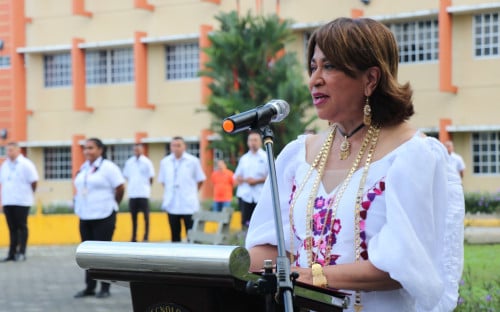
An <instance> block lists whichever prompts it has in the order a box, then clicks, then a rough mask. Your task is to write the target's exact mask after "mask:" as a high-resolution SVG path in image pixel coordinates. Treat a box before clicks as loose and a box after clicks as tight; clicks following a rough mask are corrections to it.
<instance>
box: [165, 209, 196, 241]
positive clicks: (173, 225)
mask: <svg viewBox="0 0 500 312" xmlns="http://www.w3.org/2000/svg"><path fill="white" fill-rule="evenodd" d="M181 219H183V220H184V227H185V228H186V234H187V231H188V230H189V229H191V228H192V227H193V215H190V214H185V215H176V214H170V213H169V214H168V223H169V224H170V233H171V234H172V242H180V241H181Z"/></svg>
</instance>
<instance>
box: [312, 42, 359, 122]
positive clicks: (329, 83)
mask: <svg viewBox="0 0 500 312" xmlns="http://www.w3.org/2000/svg"><path fill="white" fill-rule="evenodd" d="M310 67H311V76H310V78H309V91H310V93H311V96H312V100H313V104H314V107H315V108H316V112H317V113H318V117H319V118H320V119H324V120H328V121H331V122H358V121H360V120H362V118H363V105H364V98H365V97H364V83H363V82H364V78H363V75H362V74H360V75H359V77H358V78H352V77H349V76H348V75H346V74H345V73H344V72H343V71H340V70H338V69H336V68H335V67H334V66H333V64H332V63H330V61H329V60H327V59H326V57H325V55H324V54H323V51H321V49H320V48H319V47H318V46H316V47H315V48H314V54H313V56H312V58H311V64H310Z"/></svg>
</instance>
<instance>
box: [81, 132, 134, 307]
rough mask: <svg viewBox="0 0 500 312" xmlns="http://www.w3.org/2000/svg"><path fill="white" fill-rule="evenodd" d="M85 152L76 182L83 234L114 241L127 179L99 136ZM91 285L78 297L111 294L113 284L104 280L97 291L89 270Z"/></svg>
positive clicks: (87, 281) (85, 147)
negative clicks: (111, 158) (107, 153)
mask: <svg viewBox="0 0 500 312" xmlns="http://www.w3.org/2000/svg"><path fill="white" fill-rule="evenodd" d="M83 154H84V155H85V158H86V159H87V160H86V161H85V162H84V163H83V165H82V166H81V167H80V171H78V173H77V174H76V177H75V181H74V185H75V189H76V195H75V201H74V205H75V213H76V214H77V215H78V217H79V218H80V236H81V239H82V242H84V241H86V240H94V241H111V239H112V238H113V232H114V230H115V224H116V212H117V211H118V205H119V204H120V202H121V201H122V199H123V193H124V191H125V186H124V183H125V179H124V178H123V176H122V173H121V170H120V168H119V167H118V166H117V165H116V164H114V163H113V162H112V161H110V160H108V159H106V146H105V145H104V144H103V143H102V141H101V140H99V139H97V138H90V139H88V140H87V141H86V142H85V146H84V148H83ZM85 282H86V285H87V287H86V288H85V289H84V290H82V291H79V292H77V293H76V294H75V296H74V297H75V298H82V297H87V296H94V295H95V296H96V297H97V298H107V297H109V296H110V293H109V286H110V284H109V283H105V282H101V289H100V291H99V292H98V293H97V294H96V293H95V288H96V286H97V282H96V281H95V280H93V279H91V278H90V276H89V274H88V272H87V271H86V272H85Z"/></svg>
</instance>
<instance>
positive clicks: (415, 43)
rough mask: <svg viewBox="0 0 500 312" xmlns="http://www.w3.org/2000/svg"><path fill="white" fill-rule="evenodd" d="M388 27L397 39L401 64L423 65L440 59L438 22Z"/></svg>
mask: <svg viewBox="0 0 500 312" xmlns="http://www.w3.org/2000/svg"><path fill="white" fill-rule="evenodd" d="M387 27H389V29H390V30H391V31H392V32H393V33H394V36H395V37H396V41H397V43H398V48H399V62H400V63H422V62H430V61H436V60H437V59H438V54H439V37H438V21H437V20H427V21H415V22H408V23H393V24H389V25H387Z"/></svg>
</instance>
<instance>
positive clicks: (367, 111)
mask: <svg viewBox="0 0 500 312" xmlns="http://www.w3.org/2000/svg"><path fill="white" fill-rule="evenodd" d="M363 123H364V124H365V125H366V126H369V125H371V124H372V108H371V106H370V100H369V97H366V102H365V107H363Z"/></svg>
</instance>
